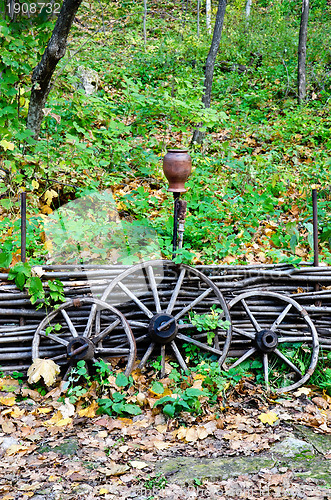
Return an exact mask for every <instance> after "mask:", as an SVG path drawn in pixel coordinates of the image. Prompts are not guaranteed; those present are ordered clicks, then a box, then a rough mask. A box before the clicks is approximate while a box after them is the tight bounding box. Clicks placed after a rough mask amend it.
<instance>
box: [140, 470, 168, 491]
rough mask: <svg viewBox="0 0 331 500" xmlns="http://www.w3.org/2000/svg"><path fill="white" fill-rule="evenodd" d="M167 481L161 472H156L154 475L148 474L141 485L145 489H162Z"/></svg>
mask: <svg viewBox="0 0 331 500" xmlns="http://www.w3.org/2000/svg"><path fill="white" fill-rule="evenodd" d="M167 483H168V480H167V478H166V477H165V476H164V475H163V474H162V473H161V472H157V473H156V474H155V476H151V475H148V476H147V479H145V480H144V483H143V485H144V488H146V489H147V490H156V489H159V490H162V489H164V488H165V487H166V485H167Z"/></svg>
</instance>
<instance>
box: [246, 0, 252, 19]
mask: <svg viewBox="0 0 331 500" xmlns="http://www.w3.org/2000/svg"><path fill="white" fill-rule="evenodd" d="M251 7H252V0H246V5H245V14H246V18H247V19H248V18H249V16H250V14H251Z"/></svg>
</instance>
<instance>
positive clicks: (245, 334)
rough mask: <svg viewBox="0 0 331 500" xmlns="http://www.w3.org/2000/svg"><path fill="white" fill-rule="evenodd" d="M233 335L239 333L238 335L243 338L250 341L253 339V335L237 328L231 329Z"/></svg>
mask: <svg viewBox="0 0 331 500" xmlns="http://www.w3.org/2000/svg"><path fill="white" fill-rule="evenodd" d="M232 330H233V333H239V334H240V335H243V336H244V337H248V338H249V339H251V340H254V339H255V334H254V333H250V332H248V331H247V330H243V329H242V328H238V327H237V326H234V327H233V329H232Z"/></svg>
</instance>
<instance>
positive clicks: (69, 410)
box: [58, 398, 75, 419]
mask: <svg viewBox="0 0 331 500" xmlns="http://www.w3.org/2000/svg"><path fill="white" fill-rule="evenodd" d="M58 410H59V411H60V412H61V414H62V417H63V418H64V419H67V418H69V417H72V416H73V415H75V407H74V405H73V404H72V403H70V401H69V398H65V400H64V404H63V405H61V406H59V408H58Z"/></svg>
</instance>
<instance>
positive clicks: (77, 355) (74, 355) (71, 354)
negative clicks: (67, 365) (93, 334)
mask: <svg viewBox="0 0 331 500" xmlns="http://www.w3.org/2000/svg"><path fill="white" fill-rule="evenodd" d="M94 348H95V346H94V344H93V342H91V340H89V339H87V338H86V337H73V338H72V339H71V340H70V341H69V344H68V345H67V354H68V358H71V359H73V360H74V361H79V360H81V359H85V360H86V361H88V360H90V359H92V358H93V357H94Z"/></svg>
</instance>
